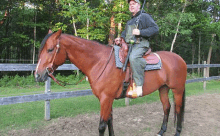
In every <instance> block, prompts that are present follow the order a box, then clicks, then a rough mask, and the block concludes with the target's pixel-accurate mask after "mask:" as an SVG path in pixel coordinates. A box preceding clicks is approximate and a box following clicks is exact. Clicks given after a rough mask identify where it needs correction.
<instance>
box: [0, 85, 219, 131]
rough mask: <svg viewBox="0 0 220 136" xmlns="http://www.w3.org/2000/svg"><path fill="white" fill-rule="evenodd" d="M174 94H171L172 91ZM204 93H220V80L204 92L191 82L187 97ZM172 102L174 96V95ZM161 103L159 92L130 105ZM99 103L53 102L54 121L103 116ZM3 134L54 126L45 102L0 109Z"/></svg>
mask: <svg viewBox="0 0 220 136" xmlns="http://www.w3.org/2000/svg"><path fill="white" fill-rule="evenodd" d="M89 88H90V86H89V84H88V83H86V82H84V83H82V84H80V85H77V86H69V87H68V88H63V87H59V86H55V85H54V86H52V88H51V91H52V92H61V91H73V90H83V89H89ZM43 92H44V87H38V88H34V87H32V88H29V89H28V88H14V87H5V88H4V87H1V90H0V97H5V96H17V95H22V94H24V95H27V94H33V93H43ZM170 92H171V91H170ZM203 93H220V81H209V82H207V89H206V90H203V83H190V84H187V85H186V96H191V95H200V94H203ZM170 96H171V97H170V98H171V100H172V93H170ZM155 101H159V96H158V91H156V92H154V93H152V94H150V95H148V96H145V97H142V98H138V99H132V100H131V101H130V105H134V104H141V103H145V102H147V103H152V102H155ZM123 106H125V100H124V99H120V100H115V101H114V104H113V107H114V108H116V107H123ZM99 110H100V106H99V101H98V99H97V98H96V97H95V96H93V95H92V96H83V97H77V98H65V99H56V100H51V119H52V120H56V119H57V118H59V117H74V116H76V115H78V114H85V113H99ZM0 111H1V112H0V133H2V134H4V133H6V132H7V131H9V130H12V129H22V128H31V129H34V128H38V127H42V126H43V125H46V124H48V123H50V121H44V101H38V102H30V103H22V104H12V105H3V106H0Z"/></svg>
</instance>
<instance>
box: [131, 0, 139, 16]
mask: <svg viewBox="0 0 220 136" xmlns="http://www.w3.org/2000/svg"><path fill="white" fill-rule="evenodd" d="M128 3H129V10H130V12H131V13H132V14H133V16H134V15H135V14H136V13H137V12H138V11H140V7H141V4H140V1H139V0H128Z"/></svg>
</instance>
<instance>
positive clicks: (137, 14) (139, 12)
mask: <svg viewBox="0 0 220 136" xmlns="http://www.w3.org/2000/svg"><path fill="white" fill-rule="evenodd" d="M142 13H146V11H144V10H142ZM140 14H141V10H140V11H138V12H137V13H136V14H135V15H134V16H133V15H132V18H134V17H137V16H139V15H140Z"/></svg>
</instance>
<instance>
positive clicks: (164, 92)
mask: <svg viewBox="0 0 220 136" xmlns="http://www.w3.org/2000/svg"><path fill="white" fill-rule="evenodd" d="M169 89H170V88H169V87H168V86H167V85H164V86H162V87H160V88H159V94H160V101H161V103H162V104H163V111H164V117H163V123H162V126H161V129H160V131H159V132H158V133H157V135H158V136H163V134H164V132H166V130H167V123H168V118H169V114H170V101H169V97H168V93H169Z"/></svg>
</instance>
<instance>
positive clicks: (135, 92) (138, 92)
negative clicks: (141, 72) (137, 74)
mask: <svg viewBox="0 0 220 136" xmlns="http://www.w3.org/2000/svg"><path fill="white" fill-rule="evenodd" d="M128 95H129V96H130V97H132V98H137V97H141V96H142V95H143V89H142V86H137V87H136V86H135V85H134V84H133V87H132V89H131V90H129V92H128Z"/></svg>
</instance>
